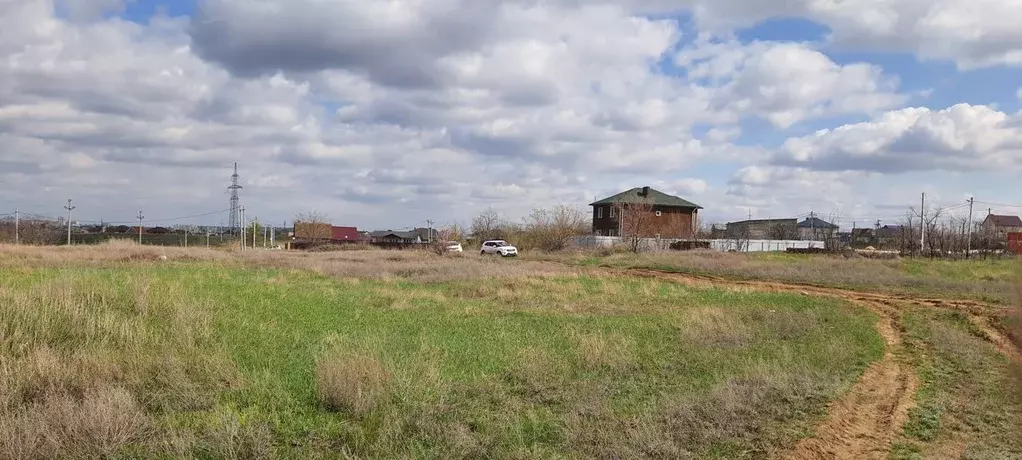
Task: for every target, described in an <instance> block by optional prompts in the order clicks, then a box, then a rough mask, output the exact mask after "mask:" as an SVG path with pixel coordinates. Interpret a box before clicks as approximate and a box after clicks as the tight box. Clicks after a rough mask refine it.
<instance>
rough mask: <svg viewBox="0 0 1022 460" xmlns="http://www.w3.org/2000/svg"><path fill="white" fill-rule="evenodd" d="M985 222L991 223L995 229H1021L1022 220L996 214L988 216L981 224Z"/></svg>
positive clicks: (1016, 217)
mask: <svg viewBox="0 0 1022 460" xmlns="http://www.w3.org/2000/svg"><path fill="white" fill-rule="evenodd" d="M987 222H990V223H993V224H994V226H995V227H1022V219H1019V217H1018V216H999V215H997V214H990V215H988V216H987V218H986V220H984V221H983V224H984V225H986V223H987Z"/></svg>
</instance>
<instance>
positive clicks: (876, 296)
mask: <svg viewBox="0 0 1022 460" xmlns="http://www.w3.org/2000/svg"><path fill="white" fill-rule="evenodd" d="M623 274H629V275H634V276H643V277H653V278H658V279H664V280H670V281H674V282H679V283H685V284H689V285H696V286H702V287H707V286H711V287H722V288H726V289H740V290H753V291H766V292H790V293H797V294H801V295H807V296H821V297H831V298H840V299H845V300H848V301H851V302H854V303H856V304H859V305H862V306H864V307H866V308H869V309H870V310H871V311H873V312H874V313H875V314H876V315H877V316H878V318H879V319H878V321H877V331H878V332H879V333H880V335H881V337H883V339H884V343H885V345H886V350H885V353H884V356H883V358H881V359H880V361H877V362H875V363H873V364H872V365H870V366H869V367H868V368H867V369H866V371H865V372H864V373H863V376H862V378H861V379H860V380H859V381H858V382H856V383H855V384H854V385H853V386H852V388H851V389H850V390H849V391H848V392H847V393H845V394H844V395H843V396H842V397H840V398H838V399H837V400H835V401H833V402H832V403H831V404H830V406H829V408H828V414H827V417H826V418H825V419H824V420H823V421H822V422H820V423H819V424H818V425H817V426H816V427H815V430H814V435H813V436H812V437H810V438H807V439H804V440H802V441H801V442H799V443H798V444H797V445H796V446H795V448H794V449H792V450H791V451H788V452H784V453H782V454H781V455H779V458H782V459H786V460H810V459H886V458H888V456H889V455H890V451H891V446H892V442H893V441H895V440H896V439H897V437H898V436H899V434H900V433H901V432H902V429H903V425H904V424H905V422H906V421H907V420H908V412H909V409H911V408H912V406H913V405H914V404H915V392H916V389H917V388H918V386H919V378H918V376H917V375H916V373H915V370H914V369H913V368H912V366H911V365H909V364H908V363H906V362H904V361H903V360H902V359H900V358H899V357H898V356H899V351H900V350H901V347H902V334H903V328H902V327H901V313H900V310H901V309H903V308H905V307H908V306H912V305H917V306H923V307H930V308H942V309H950V310H956V311H961V312H964V313H967V314H968V317H969V319H970V321H971V322H972V324H973V325H974V326H975V327H976V328H977V329H978V330H979V331H981V332H982V334H983V338H984V339H985V340H987V341H989V342H990V343H992V344H993V345H994V346H995V347H996V348H997V350H999V351H1000V352H1001V353H1002V354H1004V355H1005V356H1006V357H1008V358H1009V359H1011V360H1013V361H1015V362H1019V363H1022V352H1020V350H1019V347H1018V346H1017V345H1016V344H1015V342H1013V341H1012V340H1011V339H1010V338H1009V337H1007V335H1006V334H1004V333H1002V332H1001V331H1000V330H998V328H996V327H994V326H993V324H992V320H991V317H992V316H993V315H996V314H998V313H1000V312H1003V311H1004V309H1005V307H1001V306H994V305H988V304H984V303H981V302H975V301H959V300H945V299H931V298H914V297H912V296H908V295H891V294H880V293H872V292H859V291H852V290H844V289H835V288H823V287H818V286H805V285H797V284H786V283H778V282H766V281H736V280H728V279H725V278H719V277H713V276H704V275H691V274H684V273H667V272H660V271H656V270H646V269H632V270H624V271H623ZM949 447H952V446H949ZM954 450H959V449H949V451H954Z"/></svg>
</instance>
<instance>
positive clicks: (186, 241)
mask: <svg viewBox="0 0 1022 460" xmlns="http://www.w3.org/2000/svg"><path fill="white" fill-rule="evenodd" d="M185 247H186V248H187V247H188V229H185Z"/></svg>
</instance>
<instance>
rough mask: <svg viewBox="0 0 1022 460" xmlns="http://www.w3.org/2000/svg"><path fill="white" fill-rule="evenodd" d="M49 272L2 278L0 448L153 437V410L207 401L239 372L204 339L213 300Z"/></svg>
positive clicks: (33, 451) (96, 454) (108, 445)
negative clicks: (20, 281)
mask: <svg viewBox="0 0 1022 460" xmlns="http://www.w3.org/2000/svg"><path fill="white" fill-rule="evenodd" d="M51 273H52V274H51V275H50V276H44V277H42V278H40V279H39V280H37V281H36V282H35V284H34V285H33V286H32V288H31V289H25V288H24V287H23V286H14V285H10V284H5V282H7V280H0V305H2V307H0V337H2V340H0V459H6V458H14V459H22V458H24V459H36V458H40V459H42V458H72V459H77V458H82V459H85V458H89V459H92V458H105V457H109V456H112V455H120V454H123V452H121V451H122V450H124V449H128V450H131V451H132V452H135V450H136V449H145V448H148V447H153V446H156V445H159V444H160V443H162V442H164V441H163V440H164V439H166V438H167V437H168V436H169V432H168V431H167V429H166V427H165V426H161V423H160V422H159V421H158V420H157V419H158V415H159V414H161V413H166V412H168V411H174V410H203V409H207V408H210V407H211V406H212V404H213V402H214V397H213V396H214V395H215V393H216V392H217V390H218V389H219V388H220V387H221V386H222V385H231V384H233V382H236V381H237V380H238V377H237V370H236V369H235V367H234V364H233V362H231V361H229V360H227V359H225V358H224V357H223V356H222V355H219V354H217V353H211V352H210V350H208V349H206V348H204V346H203V344H204V343H206V342H208V341H209V339H210V337H211V336H212V335H213V330H212V326H211V324H210V319H209V317H208V313H209V309H210V307H209V305H207V304H205V303H203V302H197V301H194V300H192V299H189V298H188V296H187V295H184V292H183V290H182V289H181V288H180V286H179V285H176V284H173V283H171V284H167V283H162V284H154V283H153V282H152V279H151V278H148V277H146V276H144V275H143V276H140V277H137V278H135V279H133V280H131V281H129V282H123V281H119V280H102V281H100V282H97V281H98V280H97V278H95V277H88V276H85V275H82V274H79V273H78V272H76V271H73V270H66V271H65V270H60V271H57V272H51ZM170 331H173V332H172V333H171V332H170ZM154 448H155V447H154Z"/></svg>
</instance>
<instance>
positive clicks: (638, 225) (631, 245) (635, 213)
mask: <svg viewBox="0 0 1022 460" xmlns="http://www.w3.org/2000/svg"><path fill="white" fill-rule="evenodd" d="M618 206H619V207H618V210H617V213H618V219H619V220H620V222H621V236H622V237H623V238H625V240H626V241H627V243H628V249H629V250H631V251H632V252H634V253H638V252H639V250H640V249H642V241H643V240H644V239H646V238H652V237H654V236H656V234H657V233H658V231H657V227H656V225H655V224H656V220H655V219H656V206H654V205H653V203H652V201H651V200H649V199H645V198H644V199H640V200H637V201H633V202H631V203H622V204H620V205H618Z"/></svg>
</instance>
